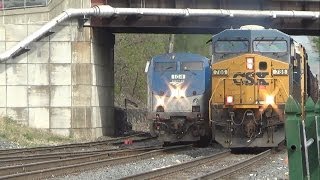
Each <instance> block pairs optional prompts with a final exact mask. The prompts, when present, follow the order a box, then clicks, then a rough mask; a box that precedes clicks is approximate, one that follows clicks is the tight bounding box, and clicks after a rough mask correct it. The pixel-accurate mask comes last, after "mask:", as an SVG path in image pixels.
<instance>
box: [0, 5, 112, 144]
mask: <svg viewBox="0 0 320 180" xmlns="http://www.w3.org/2000/svg"><path fill="white" fill-rule="evenodd" d="M54 2H56V1H54ZM77 2H78V1H77ZM64 3H66V1H61V4H59V5H57V6H56V5H55V4H53V3H51V4H50V6H49V7H45V9H44V10H43V11H40V10H39V12H38V11H37V12H35V11H34V9H24V10H23V12H20V11H18V12H16V11H15V10H10V11H9V10H8V11H6V12H2V13H3V15H2V16H3V18H2V21H0V52H4V51H6V50H8V49H10V48H11V47H12V46H13V45H15V44H17V43H18V42H20V41H21V40H23V39H24V38H25V37H27V36H28V35H30V34H31V33H33V32H35V31H36V30H37V29H39V28H41V27H42V26H43V24H44V23H45V22H47V21H48V17H50V16H51V14H52V16H53V17H55V16H56V13H57V14H59V13H61V9H65V8H64V7H63V8H62V7H61V6H64ZM60 7H61V9H60ZM47 8H48V9H47ZM55 9H58V10H56V11H55ZM53 12H56V13H53ZM0 13H1V12H0ZM19 13H20V14H19ZM25 14H28V15H25ZM30 14H31V15H32V16H31V15H30ZM49 15H50V16H49ZM33 16H34V17H35V18H34V19H31V17H33ZM49 19H51V18H49ZM52 32H53V34H51V35H49V36H45V37H43V38H41V39H40V40H38V41H35V42H32V43H31V44H30V45H29V46H28V48H30V51H28V52H25V53H23V54H21V55H19V56H17V57H14V58H12V59H8V60H7V61H4V62H1V63H0V95H1V98H0V116H2V117H3V116H8V117H11V118H12V119H13V120H15V121H17V122H19V123H21V124H24V125H26V126H29V127H33V128H38V129H43V130H48V131H50V132H52V133H55V134H60V135H64V136H74V137H81V138H91V139H93V138H96V137H100V136H103V135H114V131H115V122H114V105H113V104H114V102H113V101H114V69H113V68H114V56H113V54H114V52H113V51H114V42H115V37H114V35H113V34H112V33H111V32H110V31H107V30H106V29H105V28H104V27H100V28H97V27H83V28H79V27H78V21H77V19H72V20H68V21H66V22H64V23H62V24H60V25H58V26H56V27H54V28H53V29H52Z"/></svg>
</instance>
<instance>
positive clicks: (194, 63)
mask: <svg viewBox="0 0 320 180" xmlns="http://www.w3.org/2000/svg"><path fill="white" fill-rule="evenodd" d="M152 61H153V62H152V63H151V66H152V68H150V69H151V70H150V71H148V85H149V87H150V90H151V91H152V93H154V94H164V95H165V96H171V93H172V88H177V87H180V88H186V91H185V95H186V97H190V96H194V92H196V95H200V94H203V93H204V92H205V91H208V88H209V87H210V85H211V84H210V77H211V76H210V73H211V69H210V65H209V60H208V59H207V58H206V57H203V56H200V55H197V54H191V53H172V54H163V55H159V56H156V57H154V58H153V59H152ZM208 77H209V78H208Z"/></svg>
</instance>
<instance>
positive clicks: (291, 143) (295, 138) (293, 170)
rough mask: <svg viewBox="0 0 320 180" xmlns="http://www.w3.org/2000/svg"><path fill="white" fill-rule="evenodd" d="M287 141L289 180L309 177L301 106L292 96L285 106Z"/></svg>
mask: <svg viewBox="0 0 320 180" xmlns="http://www.w3.org/2000/svg"><path fill="white" fill-rule="evenodd" d="M285 113H286V121H285V130H286V139H287V150H288V161H289V179H290V180H302V179H304V178H306V177H307V171H306V168H305V167H306V166H305V159H304V152H303V150H302V143H303V138H301V119H300V115H301V106H299V105H298V103H297V102H296V101H295V100H294V99H293V97H292V96H290V97H289V98H288V100H287V102H286V105H285Z"/></svg>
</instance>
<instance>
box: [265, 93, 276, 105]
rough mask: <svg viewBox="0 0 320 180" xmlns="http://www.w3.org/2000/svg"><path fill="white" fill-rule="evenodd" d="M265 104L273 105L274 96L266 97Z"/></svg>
mask: <svg viewBox="0 0 320 180" xmlns="http://www.w3.org/2000/svg"><path fill="white" fill-rule="evenodd" d="M266 104H268V105H269V104H274V96H270V95H267V96H266Z"/></svg>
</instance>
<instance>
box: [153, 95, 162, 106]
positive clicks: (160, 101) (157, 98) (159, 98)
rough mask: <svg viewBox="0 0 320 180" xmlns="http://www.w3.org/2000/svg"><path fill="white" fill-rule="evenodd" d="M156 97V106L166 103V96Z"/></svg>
mask: <svg viewBox="0 0 320 180" xmlns="http://www.w3.org/2000/svg"><path fill="white" fill-rule="evenodd" d="M155 97H156V100H157V101H156V102H157V104H156V106H163V105H164V97H163V96H155Z"/></svg>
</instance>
